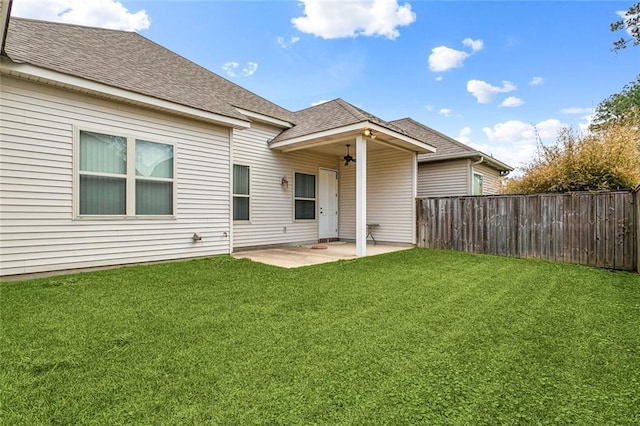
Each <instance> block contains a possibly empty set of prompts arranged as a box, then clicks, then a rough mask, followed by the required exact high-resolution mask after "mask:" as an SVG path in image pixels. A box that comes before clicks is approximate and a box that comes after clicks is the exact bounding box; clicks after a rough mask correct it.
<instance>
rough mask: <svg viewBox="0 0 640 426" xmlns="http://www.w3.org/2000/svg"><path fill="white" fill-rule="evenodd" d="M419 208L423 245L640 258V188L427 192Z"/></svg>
mask: <svg viewBox="0 0 640 426" xmlns="http://www.w3.org/2000/svg"><path fill="white" fill-rule="evenodd" d="M639 188H640V187H639ZM417 207H418V208H417V211H418V219H417V222H418V223H417V226H418V230H417V232H418V245H419V246H420V247H426V248H442V249H452V250H460V251H467V252H475V253H488V254H495V255H503V256H515V257H525V258H540V259H549V260H554V261H560V262H569V263H578V264H581V265H591V266H598V267H602V268H610V269H621V270H627V271H633V270H638V266H639V264H640V260H639V259H638V258H639V257H640V254H639V253H638V246H639V245H640V242H639V240H640V235H638V234H639V228H640V224H639V222H640V194H639V193H638V189H636V190H635V191H633V192H632V191H627V192H606V193H571V194H534V195H495V196H481V197H444V198H423V199H418V200H417Z"/></svg>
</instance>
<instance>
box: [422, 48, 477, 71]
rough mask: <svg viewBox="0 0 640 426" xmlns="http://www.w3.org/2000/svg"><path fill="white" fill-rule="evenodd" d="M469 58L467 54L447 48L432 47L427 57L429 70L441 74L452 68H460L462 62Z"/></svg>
mask: <svg viewBox="0 0 640 426" xmlns="http://www.w3.org/2000/svg"><path fill="white" fill-rule="evenodd" d="M469 56H470V55H469V54H468V53H467V52H463V51H462V50H456V49H451V48H450V47H447V46H438V47H434V48H433V49H431V55H429V69H430V70H431V71H435V72H443V71H449V70H450V69H453V68H461V67H462V64H463V63H464V60H465V59H467V58H468V57H469Z"/></svg>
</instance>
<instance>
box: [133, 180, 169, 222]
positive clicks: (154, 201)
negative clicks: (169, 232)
mask: <svg viewBox="0 0 640 426" xmlns="http://www.w3.org/2000/svg"><path fill="white" fill-rule="evenodd" d="M136 214H137V215H145V214H152V215H156V214H158V215H170V214H173V182H158V181H150V180H143V179H136Z"/></svg>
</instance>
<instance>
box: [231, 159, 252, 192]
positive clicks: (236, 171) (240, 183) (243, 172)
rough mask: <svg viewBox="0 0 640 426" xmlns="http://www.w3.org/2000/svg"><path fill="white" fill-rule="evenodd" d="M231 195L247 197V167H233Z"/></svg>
mask: <svg viewBox="0 0 640 426" xmlns="http://www.w3.org/2000/svg"><path fill="white" fill-rule="evenodd" d="M233 193H234V194H242V195H249V166H238V165H237V164H234V165H233Z"/></svg>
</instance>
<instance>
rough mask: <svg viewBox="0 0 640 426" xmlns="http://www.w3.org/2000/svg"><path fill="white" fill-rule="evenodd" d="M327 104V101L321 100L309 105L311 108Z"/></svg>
mask: <svg viewBox="0 0 640 426" xmlns="http://www.w3.org/2000/svg"><path fill="white" fill-rule="evenodd" d="M327 102H329V99H322V100H320V101H318V102H313V103H312V104H311V106H316V105H321V104H324V103H327Z"/></svg>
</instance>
